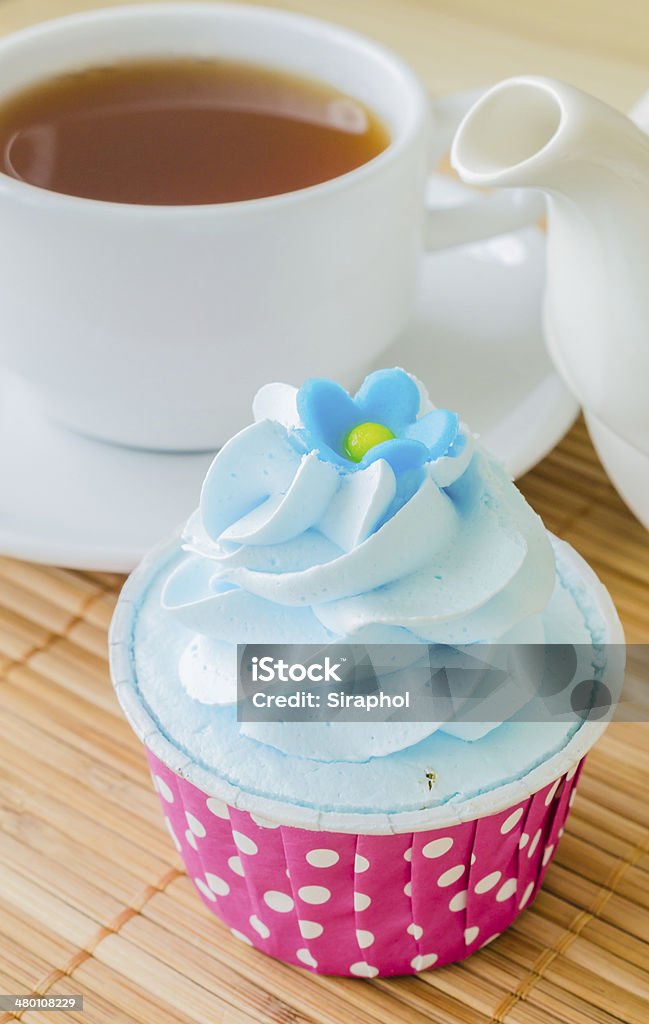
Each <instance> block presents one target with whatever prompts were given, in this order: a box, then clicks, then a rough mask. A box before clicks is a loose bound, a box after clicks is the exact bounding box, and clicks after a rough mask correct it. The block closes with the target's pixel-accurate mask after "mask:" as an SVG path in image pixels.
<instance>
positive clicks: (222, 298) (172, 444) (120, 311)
mask: <svg viewBox="0 0 649 1024" xmlns="http://www.w3.org/2000/svg"><path fill="white" fill-rule="evenodd" d="M161 56H162V57H167V56H172V57H173V56H183V57H188V56H189V57H191V56H196V57H208V58H209V57H214V58H229V59H236V60H242V61H249V62H253V63H256V64H259V65H264V66H267V67H272V68H279V69H284V70H287V71H290V72H294V73H296V74H301V75H305V76H309V77H314V78H317V79H320V80H322V81H324V82H326V83H329V84H331V85H333V86H334V87H336V88H337V89H339V90H341V91H343V92H345V93H347V94H349V95H351V96H353V97H355V98H356V99H358V100H360V101H361V102H362V103H364V104H366V105H367V106H368V107H370V108H371V109H372V110H373V111H374V112H375V113H376V114H378V115H379V117H380V118H381V119H382V120H383V121H384V123H385V124H386V126H387V128H388V129H389V133H390V138H391V141H390V144H389V145H388V147H387V148H386V149H385V150H384V151H383V152H382V153H381V154H380V155H379V156H377V157H375V158H374V159H372V160H370V161H369V162H367V163H365V164H363V165H362V166H360V167H358V168H356V169H355V170H352V171H350V172H349V173H347V174H343V175H341V176H340V177H337V178H333V179H331V180H328V181H325V182H323V183H322V184H318V185H315V186H312V187H309V188H305V189H301V190H299V191H295V192H288V193H284V194H282V195H275V196H270V197H268V198H262V199H252V200H248V201H242V202H233V203H226V204H216V205H200V206H148V205H137V204H120V203H111V202H104V201H98V200H91V199H85V198H78V197H75V196H69V195H64V194H60V193H57V192H53V191H48V190H46V189H42V188H38V187H35V186H33V185H30V184H27V183H25V182H23V181H20V180H16V179H14V178H12V177H10V176H8V175H5V174H1V173H0V228H1V231H2V242H3V244H2V246H0V308H1V309H2V318H3V329H2V335H1V338H0V363H2V364H4V366H5V367H6V368H7V369H9V370H10V371H13V372H14V373H16V374H19V375H20V376H21V377H22V378H24V379H25V380H26V381H27V382H29V384H30V386H31V388H32V389H33V391H34V393H35V394H36V395H37V397H38V399H39V401H40V403H41V405H42V408H43V410H44V412H45V413H46V414H47V415H48V416H50V417H51V418H53V419H55V420H57V421H59V422H61V423H64V424H66V425H67V426H69V427H71V428H72V429H74V430H77V431H79V432H82V433H84V434H87V435H90V436H94V437H97V438H101V439H103V440H106V441H111V442H116V443H119V444H125V445H132V446H138V447H145V448H153V449H166V450H179V451H183V450H206V449H213V448H216V447H218V446H219V445H220V444H222V443H223V442H224V441H225V440H226V439H227V438H228V437H230V436H231V435H232V433H233V432H234V431H236V430H238V429H239V428H240V427H241V426H242V425H244V424H245V423H246V422H247V421H248V419H249V407H250V396H251V395H252V394H254V392H255V390H256V389H257V388H258V387H259V386H260V385H262V384H263V383H265V382H267V381H269V380H286V381H293V382H296V383H299V382H300V381H301V380H302V379H303V378H305V377H307V376H314V375H326V376H332V377H336V378H338V379H340V380H342V381H343V382H346V381H347V382H348V381H352V380H353V379H354V378H355V377H357V376H358V375H360V374H361V373H362V371H363V370H364V368H365V367H366V366H367V365H368V364H369V363H370V361H371V359H372V358H373V357H375V356H376V355H377V354H379V353H380V351H381V350H382V349H384V348H385V347H386V346H387V345H388V344H389V343H390V341H392V340H393V339H394V338H395V337H396V336H397V335H398V334H399V332H400V331H401V330H402V329H403V328H404V327H405V326H406V324H407V322H408V319H409V316H410V314H411V311H412V308H413V301H414V296H415V285H416V278H417V267H418V262H419V260H420V256H421V252H422V248H423V247H424V245H425V246H426V247H427V248H439V247H442V246H445V245H451V244H457V243H460V242H466V241H470V240H474V239H478V238H483V237H487V236H490V235H493V234H498V233H501V232H503V231H505V230H511V229H513V228H516V227H520V226H522V225H523V224H526V223H529V222H530V221H531V220H533V219H534V218H535V217H536V216H538V214H539V212H540V209H541V208H540V206H539V199H538V198H537V197H535V196H529V195H525V194H524V193H518V194H515V195H513V196H497V197H493V198H491V197H489V198H486V199H483V198H480V199H477V200H476V201H475V202H470V203H468V204H466V205H464V206H461V207H454V208H451V209H433V210H427V211H425V210H424V198H423V197H424V187H425V181H426V175H427V169H428V167H429V166H430V161H431V155H441V154H442V153H443V152H444V151H445V150H446V149H447V148H448V145H449V142H450V136H451V135H452V132H453V129H454V128H455V126H456V124H457V123H458V122H459V119H460V118H461V116H462V114H463V113H464V112H465V110H466V109H467V108H468V106H469V105H470V103H471V101H472V100H473V99H475V94H471V95H469V96H460V97H457V98H450V99H447V100H446V101H444V102H443V103H442V104H440V105H438V106H437V110H436V108H435V105H433V107H432V108H431V104H430V101H429V99H428V97H427V95H426V93H425V91H424V89H423V87H422V85H421V83H420V82H419V80H418V79H417V77H416V76H415V74H414V73H413V72H412V71H411V70H410V69H409V68H408V67H407V66H406V65H405V64H404V63H403V62H402V61H401V60H400V59H399V58H397V57H396V56H394V55H393V54H391V53H389V52H388V51H387V50H385V49H383V48H382V47H381V46H379V45H377V44H375V43H373V42H370V41H369V40H367V39H364V38H362V37H361V36H358V35H355V34H354V33H352V32H348V31H347V30H345V29H342V28H338V27H336V26H335V25H329V24H326V23H325V22H321V21H316V20H313V19H311V18H307V17H304V16H302V15H298V14H293V13H288V12H281V11H274V10H267V9H263V8H256V7H245V6H240V5H227V4H224V5H220V4H194V3H182V4H173V3H172V4H164V5H162V4H161V5H145V6H137V7H113V8H110V9H106V10H98V11H91V12H86V13H82V14H76V15H72V16H69V17H65V18H60V19H56V20H54V21H49V22H45V23H42V24H40V25H37V26H36V27H34V28H30V29H27V30H24V31H22V32H18V33H16V34H15V35H12V36H9V37H7V38H5V39H3V40H1V41H0V70H1V78H0V104H1V103H2V100H3V97H7V96H10V95H12V94H13V93H15V92H16V91H18V90H20V89H22V88H23V87H26V86H28V85H29V84H31V83H33V82H36V81H39V80H42V79H44V78H47V77H50V76H53V75H56V74H59V73H62V72H65V71H70V70H75V69H82V68H84V67H88V66H92V65H97V64H105V63H107V62H115V61H119V60H127V59H138V58H146V57H161Z"/></svg>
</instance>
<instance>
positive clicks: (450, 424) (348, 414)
mask: <svg viewBox="0 0 649 1024" xmlns="http://www.w3.org/2000/svg"><path fill="white" fill-rule="evenodd" d="M420 401H421V396H420V394H419V388H418V387H417V384H416V382H415V381H414V380H413V378H412V377H411V376H410V375H409V374H407V373H406V372H405V371H404V370H400V369H394V370H376V371H375V372H374V373H371V374H370V375H369V376H368V377H366V378H365V380H364V381H363V383H362V385H361V387H360V389H359V390H358V391H357V392H356V394H355V395H354V397H353V398H351V397H350V396H349V395H348V393H347V392H346V391H345V389H344V388H342V387H341V386H340V384H336V383H335V381H332V380H326V379H320V378H314V379H312V380H308V381H306V383H305V384H304V385H303V386H302V387H301V388H300V390H299V391H298V395H297V408H298V413H299V415H300V419H301V420H302V424H303V426H302V429H301V430H300V431H299V433H300V436H301V438H302V441H303V442H304V443H305V445H306V446H307V447H308V448H309V449H310V450H315V451H317V452H318V453H319V455H320V457H321V458H322V459H323V460H326V461H327V462H331V463H333V464H334V465H335V466H337V467H338V468H339V469H340V470H342V471H343V472H346V473H352V472H354V471H355V470H357V469H365V468H366V467H367V466H369V465H370V464H371V463H372V462H375V461H376V460H377V459H385V461H386V462H388V463H389V464H390V466H391V468H392V470H393V471H394V474H395V476H396V477H397V480H400V478H401V477H403V476H406V477H408V478H409V480H410V484H411V486H408V488H407V489H408V490H412V488H414V489H416V487H417V486H418V485H419V483H420V482H421V479H422V478H423V466H424V464H425V463H426V462H430V461H431V460H433V459H437V458H439V457H440V456H442V455H457V454H459V452H460V450H461V447H462V445H461V441H462V439H461V438H458V436H457V435H458V430H459V420H458V417H457V415H456V413H454V412H449V411H448V410H447V409H434V410H433V411H432V412H429V413H426V415H424V416H422V417H421V419H417V414H418V412H419V406H420ZM404 483H405V481H404ZM412 493H414V491H412Z"/></svg>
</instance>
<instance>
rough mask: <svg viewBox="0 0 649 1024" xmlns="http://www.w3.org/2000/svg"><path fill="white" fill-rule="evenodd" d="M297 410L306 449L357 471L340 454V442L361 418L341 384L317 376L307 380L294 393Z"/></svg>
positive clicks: (341, 448) (356, 407)
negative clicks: (295, 394) (317, 452)
mask: <svg viewBox="0 0 649 1024" xmlns="http://www.w3.org/2000/svg"><path fill="white" fill-rule="evenodd" d="M297 411H298V414H299V416H300V419H301V420H302V424H303V428H304V429H303V430H302V431H301V432H300V433H301V435H302V437H303V438H304V439H305V440H306V441H307V443H308V446H309V448H313V449H316V450H318V451H319V452H320V453H321V454H322V455H324V457H325V458H326V459H327V460H328V461H329V462H333V463H335V464H336V465H339V466H344V467H345V468H346V469H348V470H349V469H352V468H353V469H355V468H356V466H354V464H353V463H352V462H351V461H350V460H349V459H347V458H346V457H345V456H344V454H343V441H344V439H345V437H346V436H347V434H348V433H349V431H350V430H351V429H352V427H355V426H357V425H358V423H359V422H361V420H362V418H363V417H362V416H360V414H359V409H358V406H357V405H356V403H355V402H354V401H353V400H352V399H351V398H350V397H349V395H348V394H347V392H346V391H345V389H344V388H343V387H341V386H340V384H337V383H336V382H335V381H333V380H327V379H326V378H320V377H313V378H311V380H307V381H306V382H305V383H304V384H303V385H302V387H301V388H300V390H299V391H298V393H297Z"/></svg>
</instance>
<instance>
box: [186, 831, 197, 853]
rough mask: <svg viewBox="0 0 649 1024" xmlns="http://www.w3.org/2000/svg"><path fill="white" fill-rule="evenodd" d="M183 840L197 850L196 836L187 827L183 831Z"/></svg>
mask: <svg viewBox="0 0 649 1024" xmlns="http://www.w3.org/2000/svg"><path fill="white" fill-rule="evenodd" d="M185 842H187V843H189V845H190V846H191V847H192V849H193V850H198V846H197V845H196V836H195V835H194V833H193V832H190V831H189V829H187V831H186V832H185Z"/></svg>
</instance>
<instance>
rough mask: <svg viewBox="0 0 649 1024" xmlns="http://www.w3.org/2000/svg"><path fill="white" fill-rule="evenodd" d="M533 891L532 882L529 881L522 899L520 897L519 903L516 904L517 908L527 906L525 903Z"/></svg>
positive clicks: (520, 908)
mask: <svg viewBox="0 0 649 1024" xmlns="http://www.w3.org/2000/svg"><path fill="white" fill-rule="evenodd" d="M533 892H534V882H530V884H529V885H528V887H527V889H526V890H525V892H524V893H523V896H522V899H521V901H520V903H519V904H518V909H519V910H522V909H523V907H526V906H527V904H528V903H529V901H530V896H531V895H532V893H533Z"/></svg>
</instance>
